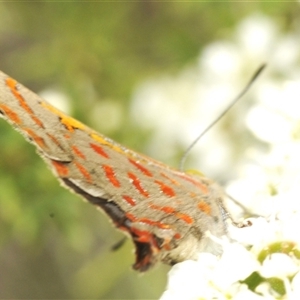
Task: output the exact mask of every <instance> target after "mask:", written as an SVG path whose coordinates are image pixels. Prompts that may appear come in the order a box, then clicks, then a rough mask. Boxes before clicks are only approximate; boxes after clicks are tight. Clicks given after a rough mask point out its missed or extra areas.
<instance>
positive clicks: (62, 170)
mask: <svg viewBox="0 0 300 300" xmlns="http://www.w3.org/2000/svg"><path fill="white" fill-rule="evenodd" d="M51 163H52V165H53V167H54V168H55V170H56V172H57V174H58V175H59V176H60V177H67V176H68V175H69V169H68V168H67V166H66V165H64V164H63V163H61V162H58V161H55V160H51Z"/></svg>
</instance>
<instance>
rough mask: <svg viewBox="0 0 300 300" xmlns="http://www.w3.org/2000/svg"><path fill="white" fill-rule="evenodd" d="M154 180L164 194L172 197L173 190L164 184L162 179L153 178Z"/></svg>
mask: <svg viewBox="0 0 300 300" xmlns="http://www.w3.org/2000/svg"><path fill="white" fill-rule="evenodd" d="M154 182H155V183H157V184H158V185H159V186H160V189H161V191H162V192H163V193H164V194H166V195H167V196H169V197H174V196H175V195H176V194H175V192H174V190H173V189H172V188H171V187H169V186H167V185H166V184H164V183H163V182H162V181H159V180H155V181H154Z"/></svg>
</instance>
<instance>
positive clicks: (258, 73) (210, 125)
mask: <svg viewBox="0 0 300 300" xmlns="http://www.w3.org/2000/svg"><path fill="white" fill-rule="evenodd" d="M265 67H266V64H262V65H261V66H260V67H259V68H258V69H257V70H256V72H255V73H254V74H253V75H252V77H251V79H250V80H249V82H248V84H247V85H246V86H245V87H244V89H243V90H242V91H241V92H240V93H239V94H238V95H237V96H236V97H235V98H234V99H233V100H232V102H231V103H230V104H229V105H228V106H227V108H225V109H224V110H223V112H222V113H221V114H220V115H219V116H218V117H217V118H216V119H215V120H214V121H213V122H212V123H210V124H209V125H208V126H207V127H206V128H205V129H204V130H203V131H202V133H200V134H199V136H198V137H197V138H196V139H195V140H194V141H193V142H192V143H191V145H190V146H189V147H188V148H187V149H186V150H185V152H184V153H183V155H182V158H181V160H180V164H179V170H180V171H183V166H184V164H185V161H186V159H187V156H188V155H189V153H190V151H191V150H192V149H193V147H194V146H195V145H196V144H197V143H198V141H199V140H200V139H201V138H202V137H203V135H204V134H205V133H206V132H207V131H208V130H210V129H211V128H212V127H213V126H214V125H215V124H216V123H217V122H219V120H220V119H222V118H223V117H224V115H226V114H227V112H228V111H229V110H230V109H231V108H232V107H233V105H234V104H236V103H237V102H238V101H239V100H240V99H241V98H242V97H243V96H244V95H245V94H246V92H247V91H248V90H249V89H250V87H251V86H252V84H253V82H254V81H255V80H256V79H257V77H258V76H259V75H260V73H261V72H262V71H263V70H264V69H265Z"/></svg>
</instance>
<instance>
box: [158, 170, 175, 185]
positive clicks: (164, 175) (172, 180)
mask: <svg viewBox="0 0 300 300" xmlns="http://www.w3.org/2000/svg"><path fill="white" fill-rule="evenodd" d="M160 175H161V176H163V177H165V178H166V179H168V180H170V181H171V182H172V183H173V184H175V185H180V183H179V182H178V181H176V180H175V179H173V178H171V177H169V176H167V175H166V174H165V173H162V172H161V173H160Z"/></svg>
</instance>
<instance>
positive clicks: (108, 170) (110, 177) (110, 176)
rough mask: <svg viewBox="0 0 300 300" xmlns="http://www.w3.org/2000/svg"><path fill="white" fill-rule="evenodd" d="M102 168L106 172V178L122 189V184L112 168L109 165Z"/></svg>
mask: <svg viewBox="0 0 300 300" xmlns="http://www.w3.org/2000/svg"><path fill="white" fill-rule="evenodd" d="M102 168H103V170H104V172H105V176H106V178H107V179H108V180H109V181H110V182H111V184H112V185H113V186H115V187H120V186H121V184H120V182H119V180H118V179H117V177H116V174H115V171H114V169H113V168H112V167H111V166H108V165H102Z"/></svg>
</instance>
